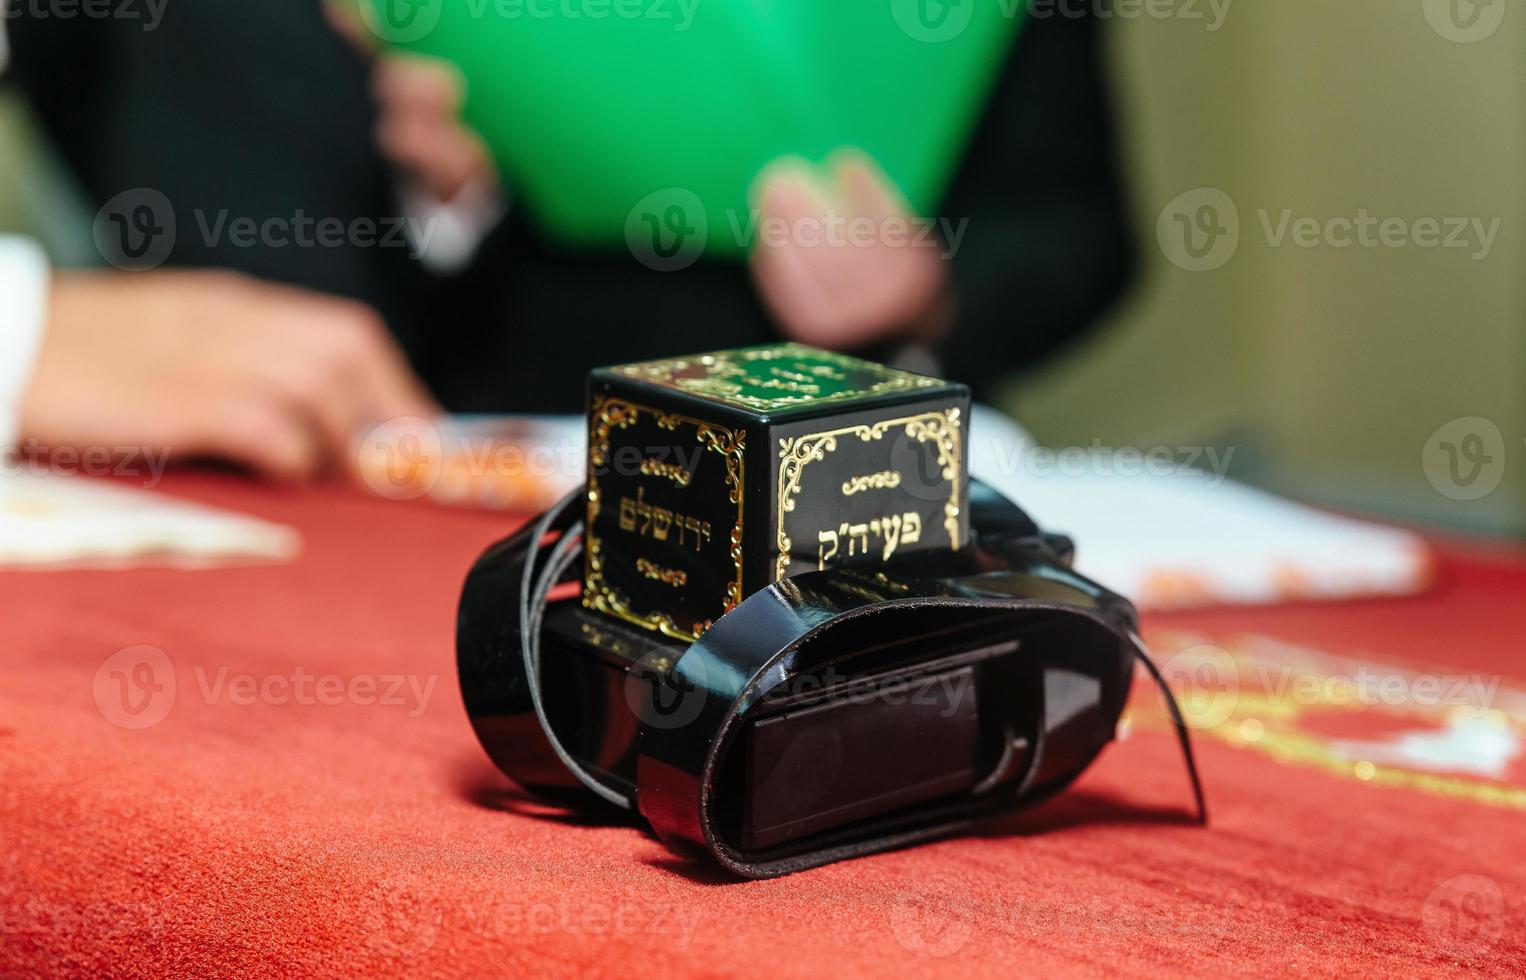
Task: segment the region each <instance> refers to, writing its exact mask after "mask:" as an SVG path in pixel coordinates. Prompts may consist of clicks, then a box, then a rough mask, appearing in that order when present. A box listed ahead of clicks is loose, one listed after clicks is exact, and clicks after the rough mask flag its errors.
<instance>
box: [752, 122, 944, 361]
mask: <svg viewBox="0 0 1526 980" xmlns="http://www.w3.org/2000/svg"><path fill="white" fill-rule="evenodd" d="M823 171H824V172H823ZM753 198H754V206H755V207H756V208H757V209H758V212H759V223H758V238H757V244H756V246H755V247H754V248H753V252H752V271H753V278H754V280H755V281H756V283H757V286H758V291H759V293H760V294H761V295H762V297H763V302H764V304H765V305H766V306H767V307H768V309H769V311H770V312H771V313H772V314H773V316H774V318H775V319H776V320H777V321H778V323H779V327H780V329H781V330H782V331H783V332H784V334H785V335H786V336H788V337H789V338H790V339H792V340H798V341H800V342H802V343H806V344H812V345H815V346H817V347H826V348H831V349H837V350H843V349H852V348H856V347H862V346H865V345H868V344H872V343H877V342H884V341H893V340H907V341H913V342H917V343H923V344H931V343H934V342H936V341H937V340H939V339H940V338H941V337H942V335H943V334H944V333H946V332H947V331H948V328H949V326H950V324H951V322H952V319H953V299H952V295H951V292H950V282H949V273H948V263H947V261H946V260H945V259H944V258H943V257H942V251H943V250H942V249H941V248H940V247H935V245H936V244H937V240H936V238H935V237H928V236H920V237H922V238H923V240H922V241H918V240H917V239H918V238H919V231H920V229H921V228H922V223H921V222H918V221H916V220H915V219H913V218H912V217H910V209H909V208H908V207H907V205H906V202H905V201H904V200H902V198H901V196H900V194H899V193H898V192H897V191H896V190H895V188H894V185H893V184H892V183H891V181H890V179H889V178H888V177H886V176H885V174H884V173H883V172H882V171H881V170H880V169H879V167H878V166H877V165H876V164H875V163H874V161H872V160H870V159H869V158H868V157H867V156H865V155H863V154H862V153H859V152H856V151H846V150H845V151H841V152H839V153H837V154H835V155H834V156H833V158H832V159H831V160H830V161H828V163H827V165H826V167H825V168H822V170H818V169H816V168H813V167H811V166H810V165H809V164H807V163H806V162H805V161H803V160H792V159H785V160H781V161H778V162H776V163H775V164H774V165H772V166H770V167H769V168H768V169H767V170H765V171H764V173H763V174H762V175H761V176H760V177H759V180H758V183H757V186H756V187H755V188H754V191H753Z"/></svg>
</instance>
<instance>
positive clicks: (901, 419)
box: [458, 344, 1202, 877]
mask: <svg viewBox="0 0 1526 980" xmlns="http://www.w3.org/2000/svg"><path fill="white" fill-rule="evenodd" d="M968 420H969V394H968V391H967V390H966V389H965V388H964V387H962V386H960V385H955V384H949V383H947V382H943V381H939V380H937V379H935V378H929V377H925V376H922V375H917V374H912V373H909V372H905V371H900V370H896V369H893V368H888V367H883V366H881V365H877V364H872V363H869V362H866V361H861V360H857V359H854V358H851V357H846V356H844V355H841V354H834V353H829V352H826V351H820V350H815V349H812V348H808V347H803V346H800V345H797V344H779V345H772V346H767V347H757V348H749V349H744V350H737V351H727V352H717V353H710V354H701V355H695V356H692V357H685V358H678V359H672V360H666V361H657V362H651V363H645V364H635V365H627V366H623V367H615V368H608V369H603V370H599V371H595V372H594V373H593V375H592V377H591V378H590V382H589V395H588V424H589V446H588V483H587V486H586V488H585V490H584V491H583V492H581V493H579V494H578V495H576V496H575V497H573V498H569V499H568V500H567V501H564V502H563V503H562V504H560V505H559V506H558V507H556V508H554V509H553V510H552V511H550V512H548V513H547V514H545V515H543V516H542V517H540V518H539V519H537V520H536V521H534V522H532V523H531V524H530V525H529V526H527V527H526V528H525V529H523V530H522V531H520V532H519V533H518V534H516V535H514V536H513V537H511V538H509V539H507V540H505V541H503V542H500V543H499V544H497V545H495V546H494V547H492V548H491V549H489V550H488V552H487V553H486V554H485V555H484V556H483V557H482V558H481V559H480V560H479V561H478V563H477V565H476V566H475V567H474V568H473V570H472V572H471V574H470V575H469V576H468V579H467V583H466V587H465V591H464V593H463V596H462V603H461V611H460V617H459V623H458V661H459V667H460V672H461V687H462V692H463V696H464V697H465V699H466V706H467V710H468V713H469V715H470V716H471V719H472V725H473V727H474V729H475V731H476V733H477V735H478V737H479V739H480V740H481V741H482V744H483V746H484V747H485V748H486V749H487V751H488V753H489V755H490V756H491V757H492V758H493V760H494V762H495V763H497V764H498V766H499V767H500V768H501V769H503V771H504V772H505V773H507V774H508V775H509V776H510V778H512V779H514V780H515V781H516V782H518V783H519V784H520V785H522V786H524V787H525V788H527V789H529V790H532V791H535V792H537V793H540V794H542V795H545V796H547V797H550V798H553V799H556V800H559V801H562V802H566V803H568V804H571V805H579V804H583V803H595V802H597V801H598V800H603V801H605V802H606V803H608V804H613V805H615V806H618V807H622V808H625V809H628V810H633V811H638V812H639V813H640V814H641V815H642V816H643V817H644V818H645V819H646V820H647V821H648V822H649V823H650V824H651V826H652V827H653V828H654V829H655V830H656V831H657V833H658V834H659V835H660V836H661V837H662V838H663V839H664V840H665V841H667V842H668V843H669V844H670V845H672V846H674V847H675V848H676V849H680V850H685V851H694V852H697V853H700V854H704V855H708V856H709V857H711V858H713V859H714V860H716V861H719V862H720V863H721V864H722V865H724V866H725V867H727V868H729V869H731V870H732V871H735V872H736V873H739V874H743V875H748V876H754V877H767V876H772V875H778V874H785V873H788V872H791V871H795V870H799V869H801V868H805V867H811V866H813V865H817V864H822V863H825V862H828V861H833V860H837V859H840V858H844V857H850V856H854V855H859V854H865V853H869V852H872V851H876V850H881V849H884V848H887V847H895V846H902V845H905V844H908V843H912V842H915V841H919V840H923V839H927V838H930V837H934V836H938V835H943V834H949V833H953V832H956V831H957V830H959V829H961V828H962V827H964V826H966V825H967V824H968V823H969V822H970V821H972V820H974V819H976V818H978V817H981V816H983V815H987V814H990V813H994V812H999V811H1001V810H1005V809H1011V808H1013V807H1015V806H1020V805H1024V804H1028V803H1032V802H1035V801H1037V800H1040V799H1042V798H1044V797H1047V796H1049V795H1051V794H1053V793H1055V792H1058V791H1059V790H1060V789H1062V788H1063V787H1064V786H1066V785H1067V784H1068V783H1069V782H1070V781H1071V780H1073V779H1074V778H1075V777H1076V776H1078V775H1079V774H1080V773H1081V771H1082V770H1083V769H1085V768H1086V766H1087V765H1089V764H1090V762H1091V760H1092V759H1093V758H1095V757H1096V755H1097V753H1098V752H1100V751H1101V750H1102V748H1103V747H1104V746H1105V745H1106V744H1107V742H1108V741H1110V740H1111V739H1112V737H1113V733H1114V729H1115V727H1116V724H1117V720H1118V717H1119V715H1120V713H1121V711H1122V709H1123V704H1124V700H1125V698H1126V696H1127V693H1128V688H1129V684H1130V679H1131V676H1132V672H1133V668H1134V663H1135V660H1136V658H1137V659H1139V660H1141V661H1142V662H1144V663H1145V664H1147V665H1149V662H1148V659H1147V658H1146V657H1145V656H1144V653H1143V650H1142V649H1141V647H1140V645H1139V641H1138V638H1137V623H1136V616H1135V613H1134V610H1133V607H1132V606H1131V605H1130V604H1129V603H1128V602H1127V601H1126V600H1124V599H1123V598H1121V597H1120V596H1117V595H1115V594H1113V593H1111V592H1108V591H1107V590H1106V589H1104V588H1102V587H1101V586H1099V585H1096V584H1095V583H1093V582H1090V581H1089V580H1087V579H1085V578H1083V577H1082V576H1080V575H1077V574H1076V573H1075V572H1074V571H1072V570H1071V568H1070V558H1071V546H1070V543H1069V541H1067V540H1066V539H1064V538H1061V537H1059V536H1055V535H1048V534H1044V533H1042V532H1041V531H1040V530H1039V529H1038V528H1037V527H1036V526H1035V525H1034V524H1033V522H1032V521H1030V520H1029V519H1028V518H1027V516H1026V515H1024V514H1023V513H1022V511H1020V510H1019V509H1018V508H1017V507H1016V506H1015V505H1013V504H1011V503H1010V502H1008V501H1006V500H1005V499H1003V498H1001V497H1000V496H999V495H998V494H996V493H994V492H993V491H991V490H990V489H989V488H987V487H985V486H983V485H980V484H973V485H972V484H971V482H970V479H969V476H968V455H969V454H968ZM1151 671H1152V673H1154V671H1153V666H1151ZM1157 680H1159V678H1158V675H1157ZM1167 702H1168V705H1169V706H1170V708H1171V709H1172V711H1173V714H1175V702H1174V701H1172V700H1170V698H1169V696H1168V697H1167ZM1176 718H1177V721H1178V725H1179V733H1180V735H1181V738H1182V745H1183V748H1184V750H1186V751H1187V752H1188V760H1189V766H1190V760H1191V757H1190V749H1189V748H1188V746H1187V741H1186V733H1185V729H1183V728H1181V727H1180V718H1179V715H1176ZM1193 786H1194V790H1195V791H1196V790H1197V780H1196V774H1195V773H1193ZM1197 795H1198V804H1199V813H1200V815H1201V812H1202V799H1201V793H1200V792H1199V793H1198V794H1197Z"/></svg>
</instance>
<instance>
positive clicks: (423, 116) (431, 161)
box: [371, 54, 498, 201]
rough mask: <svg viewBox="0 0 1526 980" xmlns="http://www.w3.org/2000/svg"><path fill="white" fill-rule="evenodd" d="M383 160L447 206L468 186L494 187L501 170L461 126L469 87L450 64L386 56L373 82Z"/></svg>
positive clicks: (378, 64)
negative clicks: (388, 161)
mask: <svg viewBox="0 0 1526 980" xmlns="http://www.w3.org/2000/svg"><path fill="white" fill-rule="evenodd" d="M371 84H372V88H373V90H374V91H375V93H376V103H377V107H378V110H379V111H380V113H381V119H380V120H379V122H378V123H377V127H376V140H377V143H378V145H379V146H380V147H381V151H382V154H383V155H384V156H386V157H387V159H388V160H390V161H391V162H392V164H393V166H395V167H397V168H398V169H399V170H401V171H403V173H405V174H407V175H408V176H410V177H412V178H413V179H414V180H417V181H418V182H419V184H420V185H421V186H423V188H424V189H425V190H427V191H428V192H429V193H430V194H432V195H434V196H435V197H437V198H439V199H440V200H441V201H449V200H450V199H451V198H453V197H455V196H456V194H457V193H459V192H460V191H461V189H462V188H464V187H466V186H468V185H470V184H477V185H484V186H494V185H495V184H496V183H497V180H498V173H497V170H496V169H495V168H494V166H493V160H492V157H491V156H490V155H489V154H488V151H487V146H486V144H484V143H483V142H482V137H480V136H478V135H477V133H476V131H475V130H473V129H471V128H470V127H469V126H467V125H466V123H464V122H462V121H461V109H462V107H463V106H464V105H465V104H466V83H465V81H464V80H463V79H462V77H461V73H460V71H459V70H458V69H457V68H456V67H455V66H454V65H452V64H450V63H449V62H446V61H439V60H437V59H434V58H425V57H421V56H418V55H400V54H383V55H381V56H380V57H378V58H377V59H376V68H375V70H374V72H373V73H372V76H371Z"/></svg>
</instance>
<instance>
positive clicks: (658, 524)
mask: <svg viewBox="0 0 1526 980" xmlns="http://www.w3.org/2000/svg"><path fill="white" fill-rule="evenodd" d="M675 528H676V529H677V530H678V545H679V546H680V547H688V546H690V545H691V543H692V546H693V548H694V550H695V551H699V550H700V549H701V548H703V547H704V545H705V544H706V543H707V542H709V541H710V539H711V534H712V532H711V528H710V522H709V521H702V520H700V519H699V518H697V517H691V516H689V515H687V514H680V513H677V512H676V511H672V510H669V509H668V508H666V507H654V506H652V505H651V504H649V503H647V500H646V490H645V489H643V488H641V487H637V488H636V497H635V499H634V500H633V499H631V498H630V497H621V498H620V530H622V531H629V532H631V533H633V534H636V535H639V536H640V537H643V538H648V537H649V538H651V539H652V540H654V541H663V542H666V541H667V540H668V539H669V538H671V537H672V535H673V530H674V529H675Z"/></svg>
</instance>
